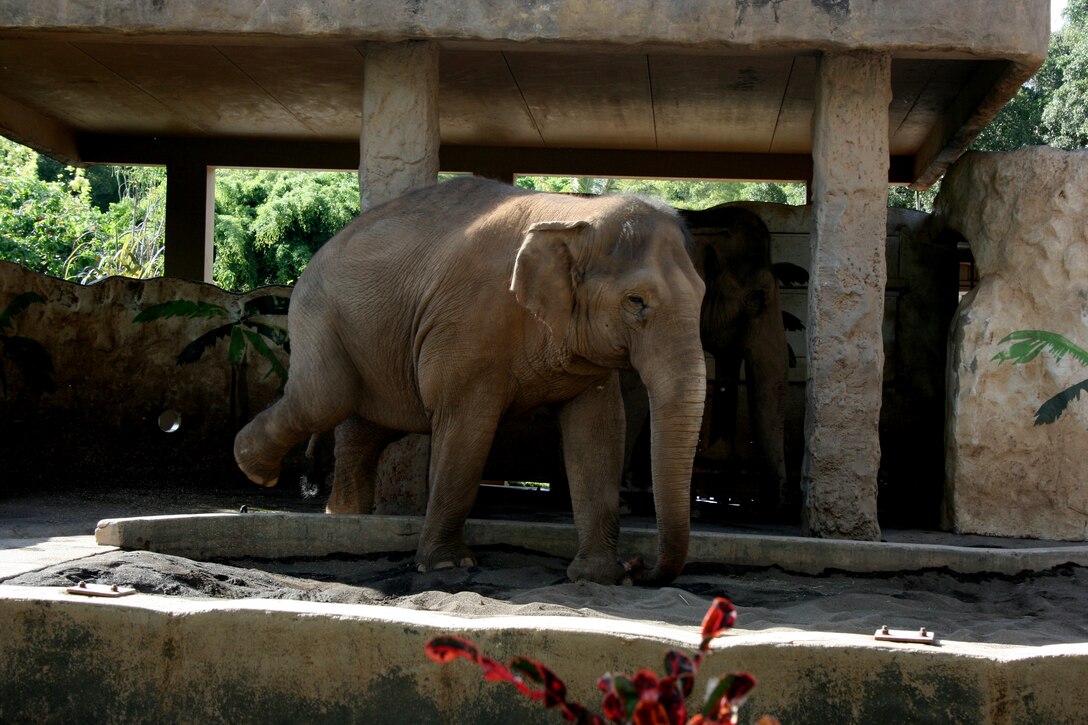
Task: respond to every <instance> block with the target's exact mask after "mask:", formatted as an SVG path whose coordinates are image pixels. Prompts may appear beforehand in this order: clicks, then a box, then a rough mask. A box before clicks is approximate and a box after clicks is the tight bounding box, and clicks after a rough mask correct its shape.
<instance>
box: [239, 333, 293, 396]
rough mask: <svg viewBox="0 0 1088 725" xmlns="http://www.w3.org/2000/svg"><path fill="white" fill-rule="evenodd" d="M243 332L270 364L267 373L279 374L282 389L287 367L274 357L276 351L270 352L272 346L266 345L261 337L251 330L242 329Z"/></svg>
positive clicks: (285, 380) (285, 381) (285, 379)
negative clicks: (269, 369)
mask: <svg viewBox="0 0 1088 725" xmlns="http://www.w3.org/2000/svg"><path fill="white" fill-rule="evenodd" d="M243 332H244V333H245V336H246V338H247V339H248V340H249V343H250V344H251V345H253V349H254V350H256V351H257V352H258V353H259V354H260V355H261V357H263V358H264V359H266V360H268V362H269V363H270V364H271V365H272V370H271V371H270V372H269V373H268V374H269V375H271V374H272V373H275V374H276V375H278V376H279V378H280V388H281V389H282V388H283V386H284V384H286V383H287V369H286V368H284V367H283V363H281V362H280V361H279V358H277V357H276V353H274V352H272V348H270V347H269V346H268V344H267V343H266V342H265V341H264V338H263V337H261V336H260V335H259V334H257V333H256V332H253V331H252V330H243Z"/></svg>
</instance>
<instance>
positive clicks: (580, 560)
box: [567, 556, 631, 586]
mask: <svg viewBox="0 0 1088 725" xmlns="http://www.w3.org/2000/svg"><path fill="white" fill-rule="evenodd" d="M567 578H568V579H570V580H571V581H572V582H578V581H587V582H594V583H596V584H623V585H625V586H626V585H629V584H631V577H630V576H628V574H627V571H626V570H625V569H624V567H623V564H621V563H620V562H619V561H617V560H616V559H615V558H608V557H603V556H592V557H590V556H586V557H582V556H579V557H575V559H574V561H572V562H571V563H570V566H568V567H567Z"/></svg>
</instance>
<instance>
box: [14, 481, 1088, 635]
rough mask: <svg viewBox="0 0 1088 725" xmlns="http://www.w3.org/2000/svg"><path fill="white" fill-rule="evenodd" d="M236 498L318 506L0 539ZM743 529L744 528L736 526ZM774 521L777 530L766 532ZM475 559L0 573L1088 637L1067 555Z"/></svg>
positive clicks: (126, 561)
mask: <svg viewBox="0 0 1088 725" xmlns="http://www.w3.org/2000/svg"><path fill="white" fill-rule="evenodd" d="M239 501H240V502H241V503H247V504H249V505H251V506H253V505H258V506H264V507H267V508H276V509H279V510H298V511H319V510H320V509H321V505H320V503H319V502H316V501H314V500H302V499H299V498H298V497H297V496H295V497H292V496H290V495H289V494H283V493H279V494H277V495H272V494H268V493H265V492H256V491H251V490H241V491H233V490H230V491H222V492H212V493H199V494H195V493H192V492H187V493H183V494H181V495H171V496H165V495H163V494H162V492H155V491H143V492H139V491H137V492H131V491H130V492H121V493H115V492H111V493H109V494H95V495H82V494H64V495H57V494H52V495H48V496H46V495H43V494H40V493H24V494H19V495H13V496H6V497H4V498H3V499H0V539H3V540H6V541H9V542H10V541H33V540H43V539H46V538H48V537H49V536H61V535H74V534H87V533H90V532H91V531H93V528H94V524H95V522H97V521H98V520H99V519H101V518H107V517H117V516H130V515H143V514H147V513H151V512H154V513H200V512H208V511H232V510H237V507H238V503H239ZM745 530H746V531H748V532H751V528H750V527H748V528H746V529H745ZM775 533H778V532H777V531H776V532H775ZM476 553H477V555H478V559H479V565H478V566H476V567H471V568H467V569H454V570H446V571H439V572H432V573H428V574H420V573H417V572H416V570H415V566H414V564H413V561H412V556H411V554H408V553H404V554H391V555H385V556H374V557H365V558H320V559H294V560H286V561H267V560H261V561H257V560H222V561H216V562H197V561H191V560H188V559H184V558H180V557H175V556H167V555H162V554H155V553H150V552H126V551H110V552H108V553H103V554H98V555H95V556H91V557H88V558H84V559H79V560H76V561H70V562H65V563H63V564H60V565H57V566H51V567H47V568H45V569H42V570H39V571H35V572H32V573H28V574H23V575H19V576H16V577H13V578H9V579H7V580H6V581H3V582H0V584H20V585H34V586H62V585H68V584H70V583H71V582H73V581H76V580H80V579H82V580H86V581H95V582H99V583H104V584H124V585H130V586H134V587H136V588H137V590H139V591H141V592H147V593H157V594H163V595H168V596H184V597H209V596H214V597H226V598H242V597H261V598H276V599H300V600H311V601H327V602H357V603H365V604H380V605H385V606H397V607H406V608H411V609H421V610H431V611H441V612H448V613H457V614H461V615H465V616H470V617H471V616H492V615H506V614H541V613H547V614H560V615H569V616H575V617H578V616H601V617H612V618H623V619H634V620H642V621H649V622H662V623H667V624H672V625H690V626H696V625H697V624H698V623H699V621H700V620H701V618H702V615H703V614H704V612H705V611H706V608H707V606H708V604H709V602H710V600H711V599H712V598H713V597H715V596H727V597H729V598H730V599H732V600H733V601H734V602H735V603H736V604H737V607H738V611H739V621H738V626H737V628H738V629H739V630H741V631H775V630H777V631H782V630H800V631H819V632H838V633H848V634H864V635H871V634H872V633H873V632H874V631H875V630H876V629H877V628H878V627H880V626H881V625H885V624H887V625H889V626H891V627H892V628H893V629H916V628H918V627H922V626H924V627H926V628H927V629H928V630H929V631H932V632H936V634H937V637H938V638H939V639H941V640H955V641H964V642H985V643H993V644H1006V645H1046V644H1059V643H1074V642H1088V596H1085V594H1084V592H1085V588H1086V586H1088V570H1086V569H1084V568H1082V567H1077V566H1073V565H1067V566H1062V567H1057V568H1055V569H1051V570H1049V571H1045V572H1038V573H1032V574H1022V575H1019V576H1016V577H1007V576H997V575H970V576H965V575H954V574H952V573H949V572H947V571H939V570H930V571H917V572H893V573H887V574H882V575H876V576H858V575H850V574H841V573H840V574H829V575H824V576H806V575H800V574H794V573H789V572H786V571H782V570H780V569H778V568H776V567H772V568H769V569H759V570H755V569H738V568H731V569H727V568H722V567H713V566H705V565H700V566H689V567H688V568H687V569H686V570H685V572H684V574H683V575H682V576H681V577H680V578H679V579H677V580H676V582H674V583H673V584H672V585H671V586H668V587H662V588H652V589H651V588H637V587H609V586H601V585H596V584H588V583H584V582H581V583H571V582H568V581H567V580H566V576H565V570H566V565H567V562H566V561H564V560H561V559H558V558H556V557H552V556H547V555H543V554H540V553H537V552H532V551H525V550H519V549H517V548H514V547H493V548H488V549H482V550H478V551H477V552H476Z"/></svg>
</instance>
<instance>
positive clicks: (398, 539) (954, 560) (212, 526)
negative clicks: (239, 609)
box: [95, 513, 1088, 575]
mask: <svg viewBox="0 0 1088 725" xmlns="http://www.w3.org/2000/svg"><path fill="white" fill-rule="evenodd" d="M422 522H423V520H422V518H419V517H410V516H328V515H325V514H299V513H246V514H198V515H193V516H149V517H144V518H127V519H106V520H103V521H100V522H99V524H98V528H97V530H96V532H95V538H96V540H97V542H98V543H99V544H100V545H106V546H117V547H120V548H123V549H142V550H148V551H155V552H159V553H163V554H174V555H177V556H184V557H186V558H190V559H210V558H215V557H223V556H228V555H229V556H232V557H253V558H281V557H319V556H328V555H330V554H351V555H366V554H375V553H380V552H390V551H408V552H410V551H414V550H415V548H416V542H417V540H418V537H419V531H420V528H421V526H422ZM465 540H466V542H467V543H468V545H469V546H489V545H494V544H510V545H514V546H521V547H525V548H527V549H532V550H535V551H541V552H544V553H547V554H552V555H554V556H560V557H566V558H573V557H574V555H575V552H576V544H577V540H576V537H575V532H574V527H573V526H571V525H569V524H550V523H530V522H525V521H498V520H486V521H485V520H469V522H468V524H467V525H466V527H465ZM619 551H620V555H621V556H625V557H626V556H630V555H633V554H639V555H641V556H643V557H644V558H645V559H646V560H647V561H651V560H652V559H653V557H654V556H656V552H657V533H656V532H655V531H653V530H649V529H632V528H625V529H623V530H622V531H621V534H620V546H619ZM688 561H689V563H714V564H722V565H740V566H756V567H764V566H775V565H777V566H779V567H781V568H783V569H785V570H787V571H793V572H798V573H802V574H820V573H823V572H825V571H829V570H838V571H848V572H857V573H863V572H883V571H916V570H921V569H933V568H943V567H947V568H948V569H949V570H951V571H954V572H958V573H962V574H975V573H982V572H993V573H997V574H1005V575H1013V574H1018V573H1020V572H1023V571H1045V570H1047V569H1051V568H1053V567H1056V566H1061V565H1063V564H1070V563H1071V564H1077V565H1079V566H1088V544H1070V545H1066V546H1037V547H1032V548H1028V547H1024V548H997V547H979V546H970V547H967V546H946V545H938V544H916V543H888V542H867V541H842V540H832V539H810V538H802V537H794V536H761V535H755V534H732V533H716V532H701V531H693V532H692V536H691V544H690V549H689V554H688Z"/></svg>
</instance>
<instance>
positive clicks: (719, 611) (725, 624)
mask: <svg viewBox="0 0 1088 725" xmlns="http://www.w3.org/2000/svg"><path fill="white" fill-rule="evenodd" d="M736 622H737V609H736V607H734V606H733V603H732V602H731V601H729V600H728V599H726V598H725V597H716V598H715V599H714V601H713V602H712V603H711V604H710V609H708V610H707V612H706V616H704V617H703V642H702V644H701V645H700V646H699V649H700V650H705V649H706V647H707V645H709V644H710V640H712V639H714V638H715V637H717V636H718V635H720V634H721V633H723V632H724V631H725V630H727V629H729V628H731V627H732V626H733V625H734V624H736Z"/></svg>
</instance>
